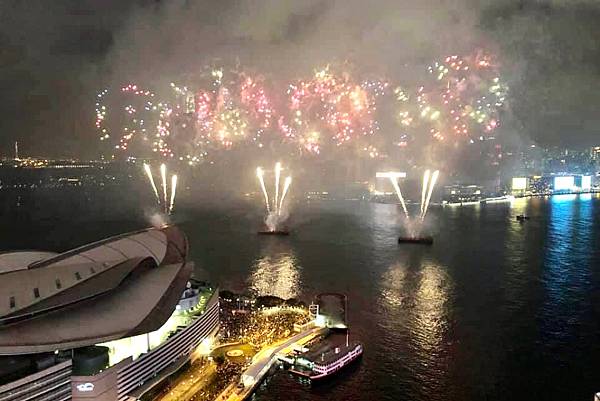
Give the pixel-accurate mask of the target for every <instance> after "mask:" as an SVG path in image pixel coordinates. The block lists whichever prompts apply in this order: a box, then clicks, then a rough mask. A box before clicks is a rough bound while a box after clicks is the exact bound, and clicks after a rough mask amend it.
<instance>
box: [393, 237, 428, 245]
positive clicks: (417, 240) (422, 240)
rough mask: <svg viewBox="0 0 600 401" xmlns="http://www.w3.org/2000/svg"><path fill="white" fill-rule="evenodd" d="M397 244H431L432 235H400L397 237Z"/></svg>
mask: <svg viewBox="0 0 600 401" xmlns="http://www.w3.org/2000/svg"><path fill="white" fill-rule="evenodd" d="M398 243H399V244H421V245H432V244H433V237H429V236H427V237H400V238H398Z"/></svg>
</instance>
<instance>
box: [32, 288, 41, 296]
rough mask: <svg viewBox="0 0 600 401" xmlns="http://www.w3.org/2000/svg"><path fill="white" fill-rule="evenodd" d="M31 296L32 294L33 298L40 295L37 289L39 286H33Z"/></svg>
mask: <svg viewBox="0 0 600 401" xmlns="http://www.w3.org/2000/svg"><path fill="white" fill-rule="evenodd" d="M33 296H34V297H35V298H39V297H40V289H39V288H37V287H35V288H34V289H33Z"/></svg>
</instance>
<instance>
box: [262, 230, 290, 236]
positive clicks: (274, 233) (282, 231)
mask: <svg viewBox="0 0 600 401" xmlns="http://www.w3.org/2000/svg"><path fill="white" fill-rule="evenodd" d="M256 234H258V235H280V236H283V235H290V232H289V231H287V230H273V231H269V230H266V231H258V232H257V233H256Z"/></svg>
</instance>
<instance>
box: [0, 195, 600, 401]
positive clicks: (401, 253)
mask: <svg viewBox="0 0 600 401" xmlns="http://www.w3.org/2000/svg"><path fill="white" fill-rule="evenodd" d="M223 210H226V208H223ZM521 213H525V214H527V215H529V216H531V220H529V221H527V222H526V223H524V224H520V223H518V222H516V221H515V217H514V216H515V215H517V214H521ZM398 216H399V210H398V209H397V207H396V206H395V205H383V204H366V203H358V202H357V203H335V204H333V203H323V204H320V205H313V206H310V207H309V206H302V207H300V206H299V207H297V208H296V210H295V211H294V213H293V217H294V221H293V227H294V230H295V231H294V233H293V235H292V236H290V237H289V238H259V237H257V236H256V235H255V234H254V232H255V229H256V227H257V225H258V222H259V221H260V216H259V215H258V214H257V211H256V210H253V209H251V208H240V207H238V208H235V209H233V211H232V210H228V211H227V212H224V211H223V212H214V211H212V212H210V211H199V210H196V211H192V210H188V211H180V212H179V215H178V216H177V219H178V220H180V225H181V226H182V227H183V228H184V230H185V231H186V232H187V234H188V236H189V238H190V242H191V250H192V259H193V260H194V261H195V262H196V263H197V264H198V265H200V266H201V267H202V268H204V269H205V270H207V271H208V272H209V273H210V278H211V279H212V280H213V281H216V282H219V283H220V285H221V287H223V288H230V289H233V290H238V291H241V290H244V289H251V290H253V291H255V292H257V293H261V294H267V293H269V294H274V295H278V296H282V297H286V298H287V297H300V298H304V299H305V300H310V299H311V297H312V296H314V295H315V294H317V293H318V292H323V291H340V292H345V293H347V294H348V295H349V297H350V298H349V299H350V311H349V312H350V313H349V317H350V325H351V335H352V336H353V337H356V338H357V339H360V340H361V341H363V342H364V344H365V348H366V351H365V354H364V357H363V359H362V361H361V362H360V363H359V364H357V365H356V366H354V367H353V368H351V369H349V370H347V371H345V372H343V373H341V374H340V376H339V377H338V378H336V379H334V380H332V381H330V382H328V383H326V384H323V385H319V386H316V387H312V388H311V387H310V386H307V385H306V384H302V383H300V382H299V381H298V380H297V379H295V378H293V377H290V376H289V375H287V374H286V373H278V374H276V375H275V376H273V377H271V378H270V379H269V380H268V382H267V383H265V385H263V386H262V387H261V389H260V390H259V391H258V393H257V394H256V395H255V396H254V398H255V400H259V401H268V400H269V401H270V400H333V399H335V400H423V401H425V400H428V401H430V400H515V399H517V400H521V399H522V400H585V401H592V399H593V394H594V392H596V391H600V250H599V246H600V198H597V197H592V196H585V195H584V196H580V197H576V196H567V195H565V196H556V197H553V198H548V199H544V198H538V199H530V200H518V201H516V202H515V203H514V204H513V205H512V207H511V206H509V205H507V204H497V205H487V206H481V207H479V206H469V207H462V208H444V209H442V208H433V209H432V210H431V213H430V215H429V216H428V220H429V226H430V227H429V230H430V232H433V234H434V235H435V244H434V245H433V246H432V247H424V246H415V245H403V246H399V245H398V244H397V243H396V239H397V235H398V231H399V230H400V227H401V221H400V220H399V219H398ZM136 224H139V223H136V222H134V221H112V222H110V221H102V222H97V223H93V222H89V221H86V222H82V223H73V225H71V227H70V229H78V230H81V231H82V232H83V233H82V234H81V235H79V236H78V237H77V238H66V235H67V234H65V233H66V232H67V230H66V229H64V228H60V229H59V228H56V226H55V225H54V226H53V225H51V224H49V226H52V227H53V228H52V231H51V235H46V236H45V237H42V236H40V235H38V234H37V231H34V230H32V229H28V230H26V231H18V235H16V237H19V238H21V237H24V236H27V235H28V236H29V237H28V238H21V240H19V241H17V240H15V239H14V238H15V235H14V231H11V230H9V229H7V228H6V227H3V228H2V229H1V237H0V238H2V239H3V240H6V241H9V242H10V241H12V242H13V244H11V245H24V244H32V243H33V244H34V245H35V246H36V247H38V248H39V247H41V246H40V245H41V244H43V243H45V242H46V243H48V244H50V245H48V246H47V247H46V248H48V247H50V248H52V247H58V246H59V245H61V246H65V245H67V244H71V243H76V242H83V241H84V240H88V239H96V238H101V237H102V236H103V235H107V234H112V233H115V232H118V231H119V230H124V229H131V228H135V226H136ZM94 236H95V237H94ZM91 237H94V238H91ZM9 238H13V239H12V240H9ZM14 242H18V244H14ZM6 247H8V246H5V248H6ZM12 247H14V246H12Z"/></svg>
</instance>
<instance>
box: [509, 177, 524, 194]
mask: <svg viewBox="0 0 600 401" xmlns="http://www.w3.org/2000/svg"><path fill="white" fill-rule="evenodd" d="M512 189H513V191H524V190H525V189H527V178H525V177H514V178H513V179H512Z"/></svg>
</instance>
